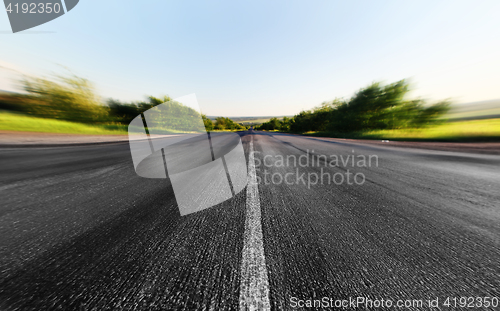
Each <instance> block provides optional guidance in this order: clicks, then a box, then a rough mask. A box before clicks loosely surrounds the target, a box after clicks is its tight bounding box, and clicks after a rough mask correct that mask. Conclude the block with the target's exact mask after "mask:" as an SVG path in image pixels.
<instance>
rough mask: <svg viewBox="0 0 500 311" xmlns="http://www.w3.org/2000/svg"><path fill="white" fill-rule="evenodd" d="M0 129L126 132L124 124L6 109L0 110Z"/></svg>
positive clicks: (46, 131) (60, 131) (117, 133)
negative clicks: (85, 120) (55, 117)
mask: <svg viewBox="0 0 500 311" xmlns="http://www.w3.org/2000/svg"><path fill="white" fill-rule="evenodd" d="M0 130H3V131H17V132H40V133H64V134H86V135H126V134H127V126H126V125H118V124H107V125H90V124H83V123H77V122H69V121H63V120H55V119H44V118H38V117H32V116H27V115H23V114H19V113H13V112H6V111H0Z"/></svg>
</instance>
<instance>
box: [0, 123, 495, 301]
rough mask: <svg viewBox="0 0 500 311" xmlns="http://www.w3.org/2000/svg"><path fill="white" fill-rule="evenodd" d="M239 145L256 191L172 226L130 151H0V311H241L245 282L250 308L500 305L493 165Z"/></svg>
mask: <svg viewBox="0 0 500 311" xmlns="http://www.w3.org/2000/svg"><path fill="white" fill-rule="evenodd" d="M240 135H241V139H242V141H243V146H244V149H245V154H246V159H247V161H248V160H249V159H252V158H254V167H255V172H256V177H257V180H259V182H258V183H257V184H256V187H254V188H249V189H247V190H248V191H242V192H240V193H238V194H237V195H236V196H235V197H234V198H233V199H231V200H228V201H225V202H223V203H221V204H219V205H217V206H215V207H213V208H209V209H206V210H203V211H200V212H197V213H194V214H190V215H187V216H183V217H181V216H180V215H179V211H178V208H177V206H176V201H175V197H174V194H173V190H172V185H171V184H170V182H169V181H168V180H167V179H145V178H141V177H138V176H137V175H136V173H135V171H134V168H133V165H132V160H131V156H130V150H129V146H128V144H127V143H116V144H106V145H93V146H75V147H50V148H0V165H1V166H0V169H1V175H0V190H1V193H2V203H1V207H0V246H1V247H0V310H182V309H185V310H239V309H245V308H250V307H251V306H249V305H245V295H246V293H247V292H250V291H247V290H248V288H247V287H248V286H247V285H249V284H251V281H249V280H248V279H247V278H250V277H252V275H253V276H258V278H257V280H256V283H252V284H254V285H252V286H255V287H258V288H254V289H256V290H258V291H259V295H264V296H266V297H267V301H266V302H265V303H263V304H261V305H259V307H260V308H261V309H265V308H267V307H270V308H271V309H272V310H288V309H293V306H294V304H295V303H296V302H297V301H298V299H302V300H304V301H303V302H304V303H305V302H306V300H308V299H322V297H331V298H335V299H349V298H353V297H354V298H355V297H358V296H362V297H368V298H370V299H373V300H375V299H385V300H387V299H391V300H393V301H396V300H398V299H401V300H404V299H417V300H418V299H421V300H423V301H427V300H428V299H435V298H439V299H440V303H442V302H443V301H444V300H445V299H446V297H451V298H453V297H461V296H465V297H485V296H489V297H498V298H500V156H498V155H480V154H467V153H459V152H446V151H432V150H420V149H412V148H404V149H403V148H397V147H387V146H383V145H370V144H365V143H353V142H342V141H338V140H331V139H319V138H308V137H301V136H294V135H285V134H269V133H262V132H254V133H249V132H245V133H240ZM251 142H252V143H251ZM250 148H253V150H254V151H255V152H254V153H253V157H250V154H249V150H250ZM312 150H314V152H312ZM361 155H364V156H365V159H368V158H369V156H371V159H372V162H371V166H368V163H365V165H362V164H363V163H362V162H359V160H360V159H361V158H363V157H361ZM348 156H351V157H354V158H355V159H356V161H355V162H354V163H353V162H352V161H351V160H352V158H347V157H348ZM287 157H288V160H289V163H288V165H287V163H286V160H287ZM294 158H295V159H296V160H297V161H298V163H295V165H294V163H293V159H294ZM335 158H337V159H338V161H337V162H336V163H335V162H333V160H334V159H335ZM281 159H284V162H285V163H281V162H280V161H281ZM307 159H308V164H307V165H301V164H305V163H306V160H307ZM325 159H327V160H325ZM346 159H347V161H345V160H346ZM375 159H376V160H377V161H376V162H375ZM343 160H344V162H343ZM264 161H265V162H264ZM300 161H302V162H300ZM366 162H368V160H366ZM311 163H314V165H313V164H311ZM248 164H251V163H248ZM353 164H354V165H353ZM376 164H377V165H376ZM249 167H250V165H249ZM349 173H350V174H351V175H350V176H349V177H350V178H351V179H350V184H349V183H348V182H347V181H346V180H344V182H343V183H340V182H339V181H340V176H341V175H342V176H344V177H343V178H346V177H347V175H349ZM334 174H337V175H335V176H336V180H335V182H336V183H338V184H336V183H333V182H332V181H331V180H330V184H328V183H327V181H326V178H325V177H327V176H334ZM354 174H358V175H357V179H356V181H357V182H358V183H356V182H354V180H353V178H354ZM321 175H323V177H324V180H323V182H321V180H316V178H315V176H318V177H320V176H321ZM300 176H303V177H302V178H300ZM280 177H281V182H279V181H280ZM361 177H364V178H363V179H362V178H361ZM315 180H316V182H314V181H315ZM361 180H364V182H363V183H361V182H360V181H361ZM248 187H250V185H249V186H248ZM252 189H254V190H252ZM252 191H254V192H252ZM249 202H251V204H250V205H249ZM249 217H253V218H252V220H251V221H249V220H248V218H249ZM249 222H250V225H252V222H257V225H258V226H254V227H252V228H253V229H252V230H257V229H258V230H259V231H258V232H261V234H260V235H259V234H251V236H249V234H248V232H256V231H248V230H249V227H248V226H249ZM255 228H257V229H255ZM249 241H250V242H249ZM248 243H251V245H248ZM254 243H257V244H258V243H260V245H262V247H261V248H259V247H258V245H257V246H254ZM248 249H250V250H253V251H256V252H257V253H256V254H257V255H259V254H260V255H259V256H260V257H259V258H258V260H259V264H260V265H261V267H263V268H264V270H263V271H254V272H252V271H253V270H249V271H250V272H249V273H243V272H242V268H243V267H248V264H249V263H248V262H249V260H250V264H251V263H252V260H253V259H252V258H254V257H248V255H246V254H247V250H248ZM259 249H260V253H259ZM247 272H248V271H247ZM252 273H253V274H252ZM249 275H250V276H249ZM243 287H245V291H243V290H242V288H243ZM250 287H251V286H250ZM242 293H243V294H242ZM440 307H441V309H443V310H459V309H461V308H460V307H459V306H457V307H452V308H443V306H442V305H441V306H440ZM360 309H361V308H360ZM368 309H374V308H368ZM402 309H403V310H429V309H430V308H429V307H428V306H426V305H424V306H422V307H419V306H418V305H414V306H411V307H408V308H402ZM464 309H465V308H464ZM476 309H477V308H476ZM479 309H481V310H485V309H495V308H491V307H490V308H484V307H482V308H479ZM496 309H500V307H499V308H496ZM379 310H380V309H379ZM435 310H437V309H435Z"/></svg>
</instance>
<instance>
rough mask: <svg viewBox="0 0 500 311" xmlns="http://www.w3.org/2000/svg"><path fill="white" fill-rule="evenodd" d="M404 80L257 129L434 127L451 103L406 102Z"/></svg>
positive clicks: (376, 85)
mask: <svg viewBox="0 0 500 311" xmlns="http://www.w3.org/2000/svg"><path fill="white" fill-rule="evenodd" d="M407 93H408V83H407V82H406V81H405V80H401V81H398V82H396V83H392V84H388V85H382V84H381V83H373V84H371V85H369V86H368V87H366V88H362V89H360V90H359V91H358V92H357V93H356V94H355V95H354V96H353V97H352V98H351V99H350V100H348V101H345V100H341V99H335V100H333V101H332V102H328V103H323V104H321V106H319V107H316V108H314V109H312V110H309V111H302V112H300V113H299V114H297V115H295V116H294V117H293V118H290V119H289V118H283V120H281V121H280V120H278V119H276V118H273V119H271V120H270V121H268V122H266V123H263V124H262V125H260V126H259V127H257V129H261V130H268V131H269V130H278V131H285V132H288V131H291V132H309V131H318V132H322V131H330V132H338V133H350V132H365V131H372V130H384V129H405V128H422V127H427V126H430V125H435V124H437V123H438V122H439V120H440V119H441V117H442V116H443V115H445V114H446V113H447V112H448V110H449V108H450V104H449V102H446V101H443V102H439V103H437V104H434V105H427V104H426V103H425V101H423V100H421V99H415V100H407V99H405V95H406V94H407Z"/></svg>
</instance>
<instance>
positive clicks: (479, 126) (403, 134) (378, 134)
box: [303, 119, 500, 142]
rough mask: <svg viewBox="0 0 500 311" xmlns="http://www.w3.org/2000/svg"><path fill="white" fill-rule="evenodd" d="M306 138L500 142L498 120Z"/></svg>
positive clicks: (330, 134)
mask: <svg viewBox="0 0 500 311" xmlns="http://www.w3.org/2000/svg"><path fill="white" fill-rule="evenodd" d="M303 134H305V135H308V136H322V137H335V138H353V139H376V140H378V139H380V140H405V141H451V142H457V141H462V142H464V141H471V142H472V141H475V142H477V141H500V119H486V120H474V121H456V122H448V123H443V124H441V125H437V126H434V127H428V128H420V129H398V130H375V131H367V132H358V133H334V132H307V133H303Z"/></svg>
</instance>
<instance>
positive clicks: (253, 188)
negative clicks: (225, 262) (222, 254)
mask: <svg viewBox="0 0 500 311" xmlns="http://www.w3.org/2000/svg"><path fill="white" fill-rule="evenodd" d="M270 309H271V304H270V302H269V282H268V278H267V268H266V258H265V256H264V242H263V239H262V223H261V210H260V199H259V186H258V184H257V175H256V172H255V158H254V154H253V135H252V140H251V141H250V156H249V160H248V185H247V201H246V218H245V236H244V244H243V258H242V261H241V282H240V310H270Z"/></svg>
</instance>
